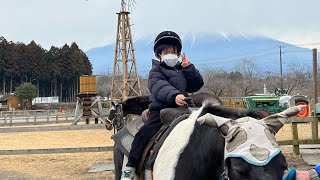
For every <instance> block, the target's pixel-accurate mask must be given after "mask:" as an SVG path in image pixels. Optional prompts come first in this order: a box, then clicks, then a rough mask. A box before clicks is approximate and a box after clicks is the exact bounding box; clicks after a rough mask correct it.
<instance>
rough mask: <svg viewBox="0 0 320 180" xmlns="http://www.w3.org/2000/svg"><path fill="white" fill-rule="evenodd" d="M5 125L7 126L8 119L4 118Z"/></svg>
mask: <svg viewBox="0 0 320 180" xmlns="http://www.w3.org/2000/svg"><path fill="white" fill-rule="evenodd" d="M4 124H7V117H6V116H4Z"/></svg>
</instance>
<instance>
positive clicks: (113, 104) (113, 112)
mask: <svg viewBox="0 0 320 180" xmlns="http://www.w3.org/2000/svg"><path fill="white" fill-rule="evenodd" d="M116 106H117V104H116V102H111V107H110V110H109V115H108V119H109V120H113V119H114V118H115V116H116Z"/></svg>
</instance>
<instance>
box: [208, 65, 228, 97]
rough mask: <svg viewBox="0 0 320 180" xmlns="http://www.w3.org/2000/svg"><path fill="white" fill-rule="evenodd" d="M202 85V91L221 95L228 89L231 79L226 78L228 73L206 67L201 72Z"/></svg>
mask: <svg viewBox="0 0 320 180" xmlns="http://www.w3.org/2000/svg"><path fill="white" fill-rule="evenodd" d="M203 79H204V86H203V89H202V91H205V92H208V93H213V94H214V95H216V96H222V95H224V93H226V92H228V90H229V91H230V84H231V81H230V80H229V79H228V73H227V72H226V71H224V70H219V69H206V70H205V71H204V73H203Z"/></svg>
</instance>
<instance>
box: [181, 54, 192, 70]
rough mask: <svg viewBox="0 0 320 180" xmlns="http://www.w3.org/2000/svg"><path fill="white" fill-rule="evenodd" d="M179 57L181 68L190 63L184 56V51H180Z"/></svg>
mask: <svg viewBox="0 0 320 180" xmlns="http://www.w3.org/2000/svg"><path fill="white" fill-rule="evenodd" d="M181 58H182V63H181V66H182V67H183V68H185V67H187V66H189V65H190V61H189V60H188V59H187V58H186V54H185V53H182V55H181Z"/></svg>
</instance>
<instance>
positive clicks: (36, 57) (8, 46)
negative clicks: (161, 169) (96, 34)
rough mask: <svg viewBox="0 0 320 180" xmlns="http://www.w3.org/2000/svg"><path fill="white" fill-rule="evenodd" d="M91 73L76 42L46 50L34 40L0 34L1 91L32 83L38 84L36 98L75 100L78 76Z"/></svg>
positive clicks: (89, 65)
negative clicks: (12, 39)
mask: <svg viewBox="0 0 320 180" xmlns="http://www.w3.org/2000/svg"><path fill="white" fill-rule="evenodd" d="M91 74H92V65H91V63H90V61H89V59H88V57H87V56H86V54H85V53H84V52H83V51H82V50H81V49H79V47H78V45H77V44H76V43H75V42H73V43H72V44H71V45H70V46H69V45H68V44H65V45H63V46H62V47H55V46H51V48H50V49H49V50H46V49H44V48H42V47H41V46H40V45H38V44H37V43H36V42H35V41H31V42H30V43H29V44H24V43H21V42H16V43H15V42H12V41H7V40H6V39H5V38H4V37H0V83H1V84H0V94H6V93H12V92H14V91H15V90H16V87H18V86H19V85H21V84H23V83H31V84H33V85H35V86H36V87H37V96H38V97H48V96H59V98H60V101H75V100H76V95H77V93H78V89H79V76H81V75H91Z"/></svg>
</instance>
